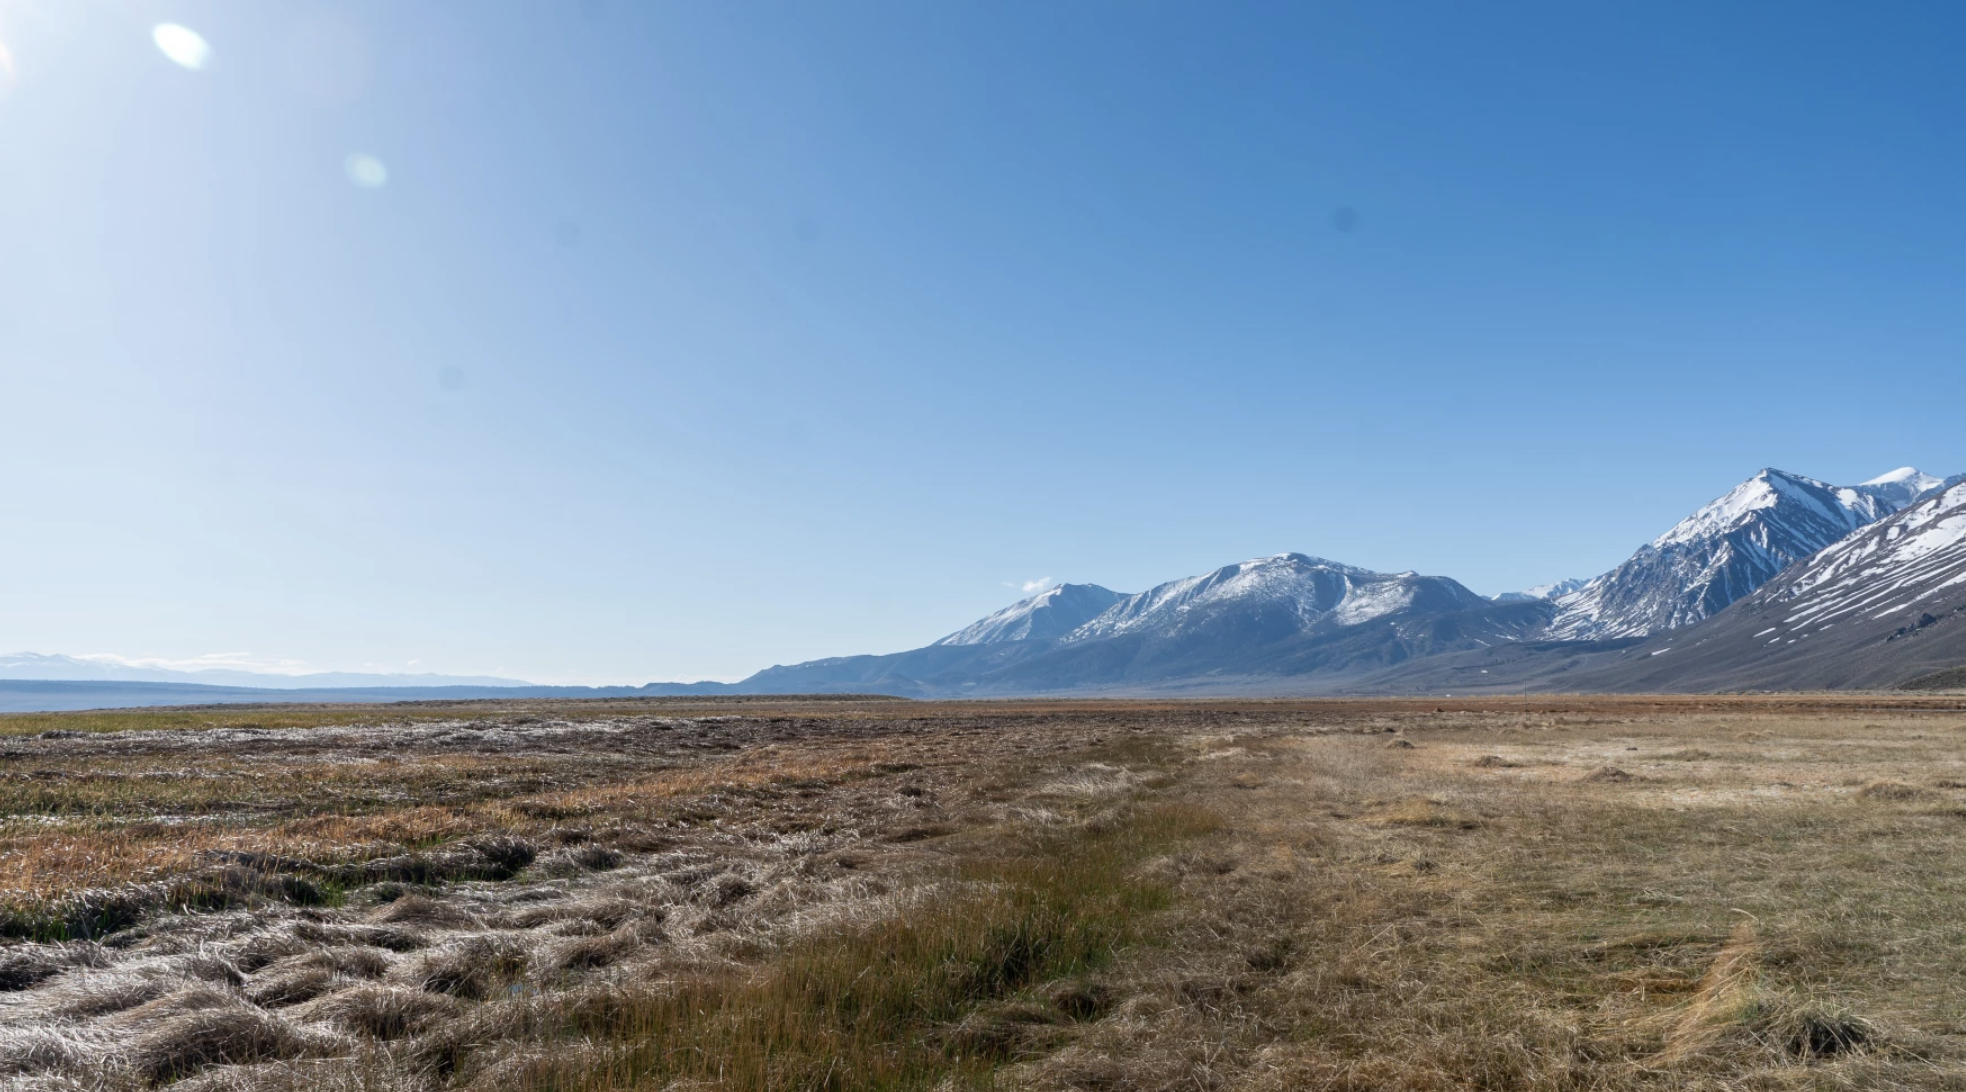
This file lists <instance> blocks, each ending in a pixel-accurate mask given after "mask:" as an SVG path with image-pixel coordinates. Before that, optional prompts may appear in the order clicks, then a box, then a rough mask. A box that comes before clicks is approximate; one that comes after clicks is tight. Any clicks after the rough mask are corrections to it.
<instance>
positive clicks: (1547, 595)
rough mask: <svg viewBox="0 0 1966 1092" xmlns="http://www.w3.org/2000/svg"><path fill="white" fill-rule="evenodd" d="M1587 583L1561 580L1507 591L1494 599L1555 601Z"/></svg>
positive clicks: (1523, 601)
mask: <svg viewBox="0 0 1966 1092" xmlns="http://www.w3.org/2000/svg"><path fill="white" fill-rule="evenodd" d="M1585 583H1587V581H1583V580H1576V579H1571V580H1559V581H1557V582H1556V583H1554V584H1538V585H1536V586H1535V587H1533V588H1524V589H1522V590H1521V591H1505V592H1503V593H1502V594H1500V595H1497V596H1493V597H1492V598H1493V599H1494V600H1495V601H1496V602H1497V603H1534V602H1536V601H1538V600H1542V599H1555V598H1556V597H1557V596H1560V595H1569V594H1570V593H1571V592H1573V591H1576V590H1577V589H1578V588H1581V587H1583V586H1584V585H1585Z"/></svg>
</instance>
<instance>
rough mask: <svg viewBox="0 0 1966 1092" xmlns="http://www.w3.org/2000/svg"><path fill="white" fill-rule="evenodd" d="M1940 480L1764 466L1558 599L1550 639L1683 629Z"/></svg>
mask: <svg viewBox="0 0 1966 1092" xmlns="http://www.w3.org/2000/svg"><path fill="white" fill-rule="evenodd" d="M1940 484H1941V483H1940V481H1939V479H1937V478H1934V477H1932V476H1931V475H1928V474H1924V473H1921V472H1919V471H1917V470H1913V469H1911V468H1909V467H1906V468H1904V469H1902V470H1894V471H1892V472H1891V473H1889V474H1885V475H1882V476H1880V477H1877V478H1873V479H1872V480H1870V481H1868V482H1865V483H1864V484H1862V485H1858V486H1834V485H1829V484H1827V483H1824V482H1820V481H1817V480H1815V479H1814V478H1805V477H1802V476H1801V475H1799V474H1790V473H1787V472H1785V471H1781V470H1774V469H1768V470H1763V471H1762V472H1761V473H1759V474H1756V475H1755V476H1754V477H1752V478H1749V479H1748V480H1747V481H1745V482H1742V483H1741V484H1740V485H1738V486H1735V487H1734V488H1733V489H1732V490H1730V491H1728V493H1727V494H1726V495H1725V496H1722V497H1720V498H1719V499H1717V500H1715V501H1713V502H1712V503H1711V504H1708V505H1706V506H1705V507H1703V508H1701V509H1700V510H1699V511H1697V512H1695V513H1693V514H1692V515H1690V516H1688V517H1686V518H1685V519H1683V520H1681V521H1680V522H1679V523H1677V524H1675V525H1674V526H1673V527H1672V528H1671V529H1670V530H1668V531H1667V532H1666V533H1665V534H1663V535H1660V536H1659V537H1658V538H1656V539H1654V540H1653V541H1652V542H1651V543H1649V544H1647V545H1645V546H1643V547H1641V548H1640V549H1639V551H1638V552H1637V553H1635V554H1633V555H1632V556H1631V558H1630V560H1628V561H1626V562H1625V563H1624V564H1622V565H1619V566H1618V567H1617V568H1615V569H1613V570H1611V571H1610V572H1608V573H1605V574H1604V575H1602V576H1599V577H1597V578H1596V579H1594V580H1592V581H1590V582H1589V583H1587V584H1585V585H1584V586H1583V587H1582V588H1579V589H1578V590H1576V591H1574V592H1570V593H1569V594H1567V595H1563V596H1560V597H1559V598H1558V599H1557V600H1556V607H1557V610H1556V618H1555V620H1554V621H1553V622H1552V623H1551V626H1550V630H1549V634H1548V636H1550V637H1552V638H1555V639H1558V640H1600V639H1604V638H1621V637H1643V636H1648V635H1651V634H1654V633H1659V632H1662V631H1664V630H1669V629H1676V628H1678V627H1681V626H1687V625H1691V624H1693V623H1695V622H1698V621H1700V620H1701V619H1703V618H1707V617H1709V616H1711V615H1713V614H1716V613H1718V612H1719V611H1721V610H1723V609H1725V608H1726V607H1727V605H1728V604H1730V603H1732V602H1734V601H1735V600H1737V599H1740V598H1741V597H1743V596H1745V595H1748V594H1749V593H1751V592H1753V591H1754V590H1755V589H1756V588H1759V587H1761V586H1762V585H1763V584H1765V583H1767V582H1768V581H1769V580H1770V579H1772V578H1773V577H1774V576H1775V575H1776V574H1777V573H1779V572H1781V571H1782V570H1783V569H1786V568H1787V567H1788V566H1789V565H1790V564H1792V563H1794V562H1795V561H1797V560H1799V559H1801V558H1804V557H1808V556H1809V555H1810V554H1813V553H1815V552H1816V551H1817V550H1820V549H1822V548H1823V547H1825V546H1828V545H1829V544H1830V543H1832V542H1835V541H1837V540H1839V539H1841V538H1843V537H1844V536H1845V535H1848V534H1850V533H1851V532H1852V531H1855V530H1856V529H1857V528H1859V527H1863V526H1865V525H1867V524H1870V523H1873V522H1875V521H1876V520H1879V519H1881V518H1883V517H1885V516H1888V515H1890V514H1891V513H1893V512H1896V511H1898V510H1899V509H1902V508H1903V507H1905V506H1906V505H1907V504H1910V503H1911V502H1912V501H1913V500H1914V499H1915V498H1916V497H1918V496H1920V495H1922V494H1924V493H1926V492H1929V491H1930V490H1931V489H1933V488H1934V487H1937V486H1938V485H1940Z"/></svg>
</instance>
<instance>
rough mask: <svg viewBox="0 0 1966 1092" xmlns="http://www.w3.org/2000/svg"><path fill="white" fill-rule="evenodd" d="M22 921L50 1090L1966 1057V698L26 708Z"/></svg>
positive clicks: (1919, 1067)
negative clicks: (1963, 701)
mask: <svg viewBox="0 0 1966 1092" xmlns="http://www.w3.org/2000/svg"><path fill="white" fill-rule="evenodd" d="M0 933H4V934H5V936H6V937H7V938H8V939H6V940H4V941H0V1086H4V1087H9V1088H35V1089H105V1090H109V1089H134V1088H145V1087H158V1086H170V1087H175V1088H183V1089H193V1088H196V1089H274V1088H278V1089H297V1088H307V1089H343V1088H345V1089H358V1088H359V1089H451V1088H456V1089H506V1088H556V1089H601V1088H609V1089H616V1088H619V1089H626V1088H671V1087H673V1088H696V1087H711V1086H715V1087H745V1088H760V1089H763V1088H786V1089H795V1088H796V1089H806V1088H811V1089H848V1088H889V1087H893V1088H902V1087H923V1088H931V1087H934V1088H940V1087H948V1088H956V1087H1004V1088H1029V1089H1048V1090H1050V1089H1056V1090H1063V1089H1087V1090H1090V1089H1135V1088H1138V1089H1163V1088H1164V1089H1176V1088H1180V1089H1201V1090H1212V1089H1229V1088H1249V1089H1271V1088H1275V1089H1286V1088H1344V1089H1448V1088H1492V1089H1505V1088H1565V1089H1571V1088H1574V1089H1622V1088H1673V1089H1678V1088H1712V1089H1723V1088H1898V1087H1902V1088H1966V708H1961V707H1960V703H1959V700H1958V699H1957V698H1941V697H1933V698H1904V697H1895V698H1876V697H1866V696H1848V697H1837V698H1820V697H1799V698H1716V699H1692V698H1661V699H1651V698H1610V699H1592V698H1577V699H1555V700H1552V699H1544V698H1535V699H1527V700H1525V699H1477V700H1472V701H1436V700H1431V699H1429V700H1424V701H1418V700H1388V701H1379V702H1371V701H1300V702H1210V703H1167V702H1161V703H1126V702H1084V703H990V704H962V703H950V704H917V703H907V702H886V701H868V700H850V701H785V702H774V701H756V700H753V701H743V702H701V701H688V700H668V701H648V702H613V703H479V704H473V705H468V706H436V705H417V706H409V707H366V708H362V707H344V708H338V709H337V708H331V707H311V708H291V707H289V708H280V707H265V708H260V709H237V708H232V709H224V710H216V709H215V710H192V711H182V710H180V711H170V712H150V711H132V712H129V713H115V714H58V715H45V716H42V715H36V716H22V717H9V718H0Z"/></svg>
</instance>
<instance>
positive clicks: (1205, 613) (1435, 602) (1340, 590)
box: [1064, 554, 1487, 642]
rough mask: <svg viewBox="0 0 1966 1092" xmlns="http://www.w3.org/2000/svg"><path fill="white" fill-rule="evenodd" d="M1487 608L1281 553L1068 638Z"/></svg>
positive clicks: (1459, 591) (1426, 581)
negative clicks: (1223, 621)
mask: <svg viewBox="0 0 1966 1092" xmlns="http://www.w3.org/2000/svg"><path fill="white" fill-rule="evenodd" d="M1485 605H1487V600H1485V599H1483V598H1482V597H1481V596H1479V595H1476V594H1475V593H1473V592H1471V591H1469V590H1468V589H1466V588H1464V587H1462V586H1461V585H1460V584H1458V583H1456V582H1455V581H1452V580H1449V579H1447V578H1446V577H1442V576H1421V575H1419V574H1418V573H1410V572H1407V573H1376V572H1372V571H1371V570H1369V569H1360V568H1355V567H1353V566H1350V565H1340V564H1338V563H1337V562H1334V561H1326V560H1324V559H1323V558H1318V557H1310V556H1307V555H1305V554H1277V555H1276V556H1274V557H1259V558H1254V559H1252V560H1249V561H1244V562H1241V563H1240V564H1236V565H1225V566H1223V567H1222V568H1220V569H1217V570H1215V571H1214V572H1212V573H1204V574H1203V575H1201V576H1190V577H1186V578H1184V579H1181V580H1171V581H1169V582H1167V583H1165V584H1162V585H1160V586H1158V587H1154V588H1149V589H1148V590H1146V591H1143V592H1141V593H1140V594H1138V595H1130V596H1127V597H1126V598H1125V599H1122V600H1121V601H1119V602H1118V603H1115V604H1113V606H1112V607H1111V608H1110V609H1108V610H1107V611H1105V612H1104V613H1102V614H1100V615H1099V616H1098V617H1096V618H1093V619H1092V620H1091V621H1088V622H1086V623H1085V624H1084V625H1082V626H1080V627H1079V628H1077V629H1075V630H1073V631H1072V632H1071V633H1069V634H1067V635H1066V636H1065V638H1064V639H1065V641H1067V642H1078V641H1096V640H1100V639H1103V638H1108V637H1118V636H1121V635H1123V634H1128V633H1157V634H1163V635H1168V636H1173V635H1177V634H1180V633H1181V632H1183V631H1185V630H1189V629H1193V628H1195V627H1196V626H1199V625H1201V624H1203V623H1204V622H1205V621H1211V620H1215V619H1218V618H1220V617H1222V616H1223V615H1233V616H1236V617H1237V618H1239V619H1242V620H1247V621H1256V620H1258V619H1261V620H1262V621H1263V623H1264V624H1266V625H1270V626H1276V625H1279V624H1280V625H1282V626H1283V627H1285V628H1293V629H1306V628H1309V627H1310V626H1313V625H1315V624H1317V623H1320V622H1329V623H1330V624H1333V625H1338V626H1350V625H1357V624H1359V623H1361V622H1368V621H1371V620H1372V619H1374V618H1378V617H1380V616H1382V615H1387V614H1392V613H1394V612H1396V611H1405V610H1412V609H1416V608H1417V609H1422V610H1431V611H1451V610H1470V609H1473V608H1475V607H1479V606H1485Z"/></svg>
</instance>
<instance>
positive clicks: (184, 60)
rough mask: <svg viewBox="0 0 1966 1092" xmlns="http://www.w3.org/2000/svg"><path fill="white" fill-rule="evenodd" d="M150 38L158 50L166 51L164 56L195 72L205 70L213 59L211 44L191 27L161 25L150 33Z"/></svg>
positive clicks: (169, 24) (174, 24) (170, 24)
mask: <svg viewBox="0 0 1966 1092" xmlns="http://www.w3.org/2000/svg"><path fill="white" fill-rule="evenodd" d="M150 38H151V40H152V41H154V42H156V43H157V48H158V49H161V50H163V51H164V56H166V57H169V58H170V59H171V60H173V61H175V62H176V63H178V64H180V65H182V66H184V67H185V68H189V69H190V70H192V71H193V72H196V71H198V70H199V69H202V68H204V67H205V65H206V64H207V63H208V62H209V61H210V60H211V59H212V47H211V45H210V43H208V42H206V41H205V39H204V36H203V35H201V34H199V33H198V32H197V31H195V30H192V29H191V28H190V27H181V26H178V25H177V24H176V23H159V24H157V26H156V28H155V29H153V30H152V31H151V32H150Z"/></svg>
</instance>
